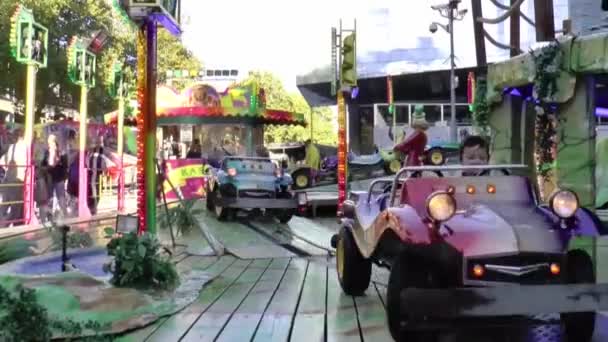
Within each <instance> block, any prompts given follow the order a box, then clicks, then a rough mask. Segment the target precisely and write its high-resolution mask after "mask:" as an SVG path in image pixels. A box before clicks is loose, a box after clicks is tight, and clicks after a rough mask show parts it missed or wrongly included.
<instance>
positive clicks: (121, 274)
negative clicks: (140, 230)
mask: <svg viewBox="0 0 608 342" xmlns="http://www.w3.org/2000/svg"><path fill="white" fill-rule="evenodd" d="M160 248H161V245H160V243H159V242H158V240H157V239H156V238H155V237H154V236H152V235H150V234H147V233H146V234H144V235H142V236H141V237H139V236H137V234H136V233H129V234H126V235H123V236H121V237H117V238H114V239H112V240H111V241H110V242H109V243H108V254H109V255H112V256H114V262H113V265H107V266H109V270H110V271H111V272H112V274H113V277H112V279H111V282H112V284H114V285H116V286H120V287H134V288H139V289H148V288H154V289H160V290H170V289H173V288H175V287H176V286H177V285H178V284H179V276H178V275H177V270H176V269H175V265H174V264H173V263H172V262H171V260H169V259H168V258H166V257H163V256H161V255H160ZM107 266H106V268H107Z"/></svg>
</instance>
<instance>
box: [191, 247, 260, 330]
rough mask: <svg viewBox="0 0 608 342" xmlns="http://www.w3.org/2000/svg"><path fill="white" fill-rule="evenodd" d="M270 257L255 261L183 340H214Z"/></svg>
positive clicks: (258, 277) (202, 316)
mask: <svg viewBox="0 0 608 342" xmlns="http://www.w3.org/2000/svg"><path fill="white" fill-rule="evenodd" d="M271 261H272V260H270V259H260V260H255V261H253V262H252V263H251V264H250V265H249V267H248V268H247V270H245V272H243V273H242V274H241V276H240V277H239V278H238V279H237V280H236V281H235V282H234V283H233V284H232V285H230V287H229V288H228V289H227V290H226V292H224V294H223V295H222V296H221V298H219V299H218V300H217V301H216V302H215V303H213V305H211V306H210V307H209V309H208V310H206V311H205V312H204V313H203V314H202V315H201V316H200V317H199V319H198V320H197V321H196V323H194V325H193V326H192V327H191V328H190V330H189V331H188V333H187V334H186V336H184V338H183V339H182V341H186V342H189V341H192V342H194V341H213V340H215V338H216V337H217V336H218V335H219V333H220V332H221V331H222V329H223V328H224V326H225V325H226V323H227V322H228V320H230V317H231V316H232V313H233V312H234V311H235V310H236V309H238V307H239V306H240V305H241V303H242V302H243V300H244V299H245V297H247V295H248V294H249V292H250V291H251V289H253V287H254V286H255V284H256V283H257V282H258V281H259V280H260V278H261V277H262V274H263V273H264V271H266V269H267V268H268V266H269V265H270V262H271Z"/></svg>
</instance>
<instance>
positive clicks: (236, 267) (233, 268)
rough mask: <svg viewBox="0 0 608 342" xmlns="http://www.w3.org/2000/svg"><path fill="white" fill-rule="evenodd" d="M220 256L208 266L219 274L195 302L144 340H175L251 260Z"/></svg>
mask: <svg viewBox="0 0 608 342" xmlns="http://www.w3.org/2000/svg"><path fill="white" fill-rule="evenodd" d="M224 260H225V258H221V259H220V260H219V261H218V262H217V263H215V264H214V265H213V266H212V267H210V268H209V272H210V273H212V274H219V276H218V277H217V278H216V279H214V280H213V281H212V282H211V283H209V284H208V285H207V286H206V287H205V288H204V289H203V291H202V292H201V294H200V295H199V297H198V299H197V301H196V302H194V303H192V304H190V305H189V306H188V307H187V308H186V309H184V310H183V311H181V312H179V313H177V314H175V315H173V316H171V317H170V318H169V319H168V320H167V321H166V322H165V323H164V324H163V325H161V327H160V328H159V329H158V330H157V331H155V332H154V334H153V335H152V336H150V338H148V339H147V340H146V341H159V342H165V341H177V340H179V339H180V338H181V337H182V336H183V335H184V334H185V333H186V332H187V331H188V329H189V328H190V326H191V325H192V324H193V323H194V322H196V320H197V319H198V318H199V317H200V315H201V314H202V313H203V312H205V310H207V309H208V308H209V306H211V305H212V304H213V303H214V302H215V301H216V300H217V299H218V298H220V297H221V295H222V294H223V293H224V292H225V291H226V289H228V287H229V286H230V285H232V283H234V282H235V281H236V279H237V278H238V277H239V276H240V275H241V274H242V273H243V272H244V271H245V269H246V268H247V266H249V264H250V263H251V261H247V260H236V261H235V260H234V259H233V258H230V259H228V261H227V262H224Z"/></svg>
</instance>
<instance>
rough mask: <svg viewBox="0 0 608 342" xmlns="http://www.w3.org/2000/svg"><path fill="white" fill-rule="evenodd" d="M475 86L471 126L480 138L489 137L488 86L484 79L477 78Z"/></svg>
mask: <svg viewBox="0 0 608 342" xmlns="http://www.w3.org/2000/svg"><path fill="white" fill-rule="evenodd" d="M476 83H477V84H476V86H475V100H474V101H473V105H472V111H473V124H474V126H475V127H477V129H478V130H479V134H480V135H482V136H488V135H489V133H490V132H489V125H490V120H489V116H490V106H489V105H488V102H487V100H486V93H487V90H488V84H487V81H486V79H485V78H482V77H479V78H478V79H477V82H476Z"/></svg>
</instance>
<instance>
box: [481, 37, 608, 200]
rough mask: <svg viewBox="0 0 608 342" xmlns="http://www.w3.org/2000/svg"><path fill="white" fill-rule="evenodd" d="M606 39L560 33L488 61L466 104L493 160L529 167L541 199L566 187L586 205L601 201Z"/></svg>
mask: <svg viewBox="0 0 608 342" xmlns="http://www.w3.org/2000/svg"><path fill="white" fill-rule="evenodd" d="M607 39H608V35H607V34H606V33H599V34H594V35H588V36H582V37H575V36H565V37H562V38H560V40H559V41H556V42H552V43H549V44H547V45H546V46H544V47H542V48H540V49H536V50H534V51H531V52H530V53H527V54H524V55H520V56H517V57H514V58H511V59H509V60H507V61H504V62H500V63H496V64H492V65H489V66H488V74H487V77H485V78H481V79H480V81H481V82H478V85H477V90H478V91H477V93H478V96H476V97H475V105H474V107H476V113H475V115H474V117H476V118H477V121H478V122H477V124H478V125H487V126H489V127H491V128H492V131H493V133H492V159H493V162H494V163H498V164H502V163H525V164H528V165H535V166H536V175H537V176H538V177H539V183H540V186H541V190H542V195H543V197H544V198H545V199H547V198H548V196H549V195H550V194H551V193H552V192H553V191H554V190H555V189H556V188H568V189H571V190H574V191H575V192H576V193H577V194H578V195H579V197H580V203H581V205H582V206H583V207H586V208H588V209H590V210H595V209H605V208H606V207H607V206H608V181H607V179H608V177H606V169H608V158H607V155H608V154H607V151H608V148H607V146H608V143H607V141H608V140H607V137H608V115H607V114H608V109H607V107H608V48H607V45H606V40H607Z"/></svg>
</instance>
